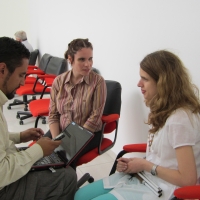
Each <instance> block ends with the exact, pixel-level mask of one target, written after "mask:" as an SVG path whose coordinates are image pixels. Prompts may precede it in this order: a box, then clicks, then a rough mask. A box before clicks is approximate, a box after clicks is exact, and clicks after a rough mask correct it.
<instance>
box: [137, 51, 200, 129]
mask: <svg viewBox="0 0 200 200" xmlns="http://www.w3.org/2000/svg"><path fill="white" fill-rule="evenodd" d="M140 67H141V69H142V70H144V71H145V72H146V73H147V74H149V75H150V76H151V77H152V78H153V79H154V80H155V81H156V83H157V94H156V95H155V96H154V97H153V98H152V99H151V100H150V101H146V105H147V106H148V107H150V113H149V117H148V124H149V125H152V128H151V129H150V131H149V132H150V133H156V132H157V131H158V130H159V129H160V128H162V127H163V126H164V124H165V122H166V120H167V118H168V117H169V116H170V115H171V113H172V112H173V111H175V110H176V109H178V108H184V109H186V110H191V111H192V112H193V113H199V112H200V101H199V90H198V88H197V87H196V86H195V85H193V84H192V83H191V79H190V76H189V73H188V70H187V69H186V68H185V67H184V65H183V63H182V62H181V60H180V59H179V57H178V56H176V55H174V54H173V53H171V52H169V51H165V50H161V51H156V52H154V53H151V54H149V55H147V56H146V57H145V58H144V59H143V60H142V61H141V63H140Z"/></svg>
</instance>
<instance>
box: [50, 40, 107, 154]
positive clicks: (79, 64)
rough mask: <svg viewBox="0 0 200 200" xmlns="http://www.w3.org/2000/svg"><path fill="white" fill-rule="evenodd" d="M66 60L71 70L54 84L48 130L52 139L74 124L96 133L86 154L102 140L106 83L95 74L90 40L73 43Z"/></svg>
mask: <svg viewBox="0 0 200 200" xmlns="http://www.w3.org/2000/svg"><path fill="white" fill-rule="evenodd" d="M65 58H66V59H67V60H68V62H69V64H70V65H71V67H72V69H71V70H69V71H67V72H65V73H63V74H61V75H59V76H58V77H56V79H55V80H54V83H53V85H52V89H51V101H50V112H49V127H50V131H51V134H52V137H53V138H54V137H56V136H57V135H58V134H59V133H60V132H61V131H63V130H64V129H65V128H66V126H67V125H68V124H70V123H71V122H72V121H74V122H76V123H77V124H79V125H80V126H83V127H84V128H86V129H88V130H89V131H91V132H93V133H95V136H94V138H93V139H92V140H91V141H90V144H89V145H87V149H85V151H84V152H83V153H82V154H84V153H86V152H87V151H89V150H91V149H93V148H95V147H97V145H98V141H99V139H100V133H99V132H98V131H99V130H100V129H101V126H102V122H101V117H102V113H103V109H104V105H105V101H106V84H105V80H104V78H103V77H102V76H100V75H99V74H97V73H95V72H94V71H92V65H93V46H92V44H91V43H90V42H89V40H88V39H75V40H73V41H72V42H70V43H69V44H68V50H67V51H66V52H65Z"/></svg>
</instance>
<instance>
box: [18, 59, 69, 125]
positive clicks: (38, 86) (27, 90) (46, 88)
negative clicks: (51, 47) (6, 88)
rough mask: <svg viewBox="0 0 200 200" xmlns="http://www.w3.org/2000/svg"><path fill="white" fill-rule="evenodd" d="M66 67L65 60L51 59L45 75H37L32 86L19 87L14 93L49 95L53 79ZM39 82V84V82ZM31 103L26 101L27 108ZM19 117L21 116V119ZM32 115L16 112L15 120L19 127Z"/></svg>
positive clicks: (65, 69)
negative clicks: (17, 120) (17, 121)
mask: <svg viewBox="0 0 200 200" xmlns="http://www.w3.org/2000/svg"><path fill="white" fill-rule="evenodd" d="M67 69H68V65H67V62H66V60H65V59H63V58H59V57H52V58H51V59H50V61H49V63H48V65H47V69H46V73H48V74H45V75H38V76H37V79H36V81H35V83H34V84H26V85H24V86H21V87H20V88H19V89H18V90H17V91H16V93H17V94H18V95H26V96H27V95H33V94H34V95H36V94H42V95H43V94H49V93H50V88H51V85H52V83H53V80H54V79H55V77H56V76H57V75H59V74H61V73H63V72H65V71H67ZM39 81H41V82H42V83H41V82H39ZM30 102H31V101H27V107H28V104H29V103H30ZM21 115H23V116H22V117H21ZM32 116H33V115H32V114H31V113H30V112H23V111H18V112H17V118H18V119H20V122H19V123H20V125H22V124H23V120H24V119H27V118H30V117H32Z"/></svg>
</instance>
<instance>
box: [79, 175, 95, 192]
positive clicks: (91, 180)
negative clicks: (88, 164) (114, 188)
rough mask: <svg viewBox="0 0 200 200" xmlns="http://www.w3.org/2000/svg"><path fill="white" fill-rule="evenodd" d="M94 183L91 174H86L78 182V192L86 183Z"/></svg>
mask: <svg viewBox="0 0 200 200" xmlns="http://www.w3.org/2000/svg"><path fill="white" fill-rule="evenodd" d="M86 181H88V182H89V183H92V182H94V178H93V177H92V176H90V174H89V173H85V174H84V175H83V176H82V177H81V178H80V179H79V180H78V182H77V190H78V189H79V188H80V187H81V186H82V185H83V184H84V183H85V182H86Z"/></svg>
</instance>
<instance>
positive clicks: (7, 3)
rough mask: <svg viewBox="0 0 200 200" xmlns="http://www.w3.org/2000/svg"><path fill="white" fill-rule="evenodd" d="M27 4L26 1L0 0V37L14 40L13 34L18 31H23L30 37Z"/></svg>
mask: <svg viewBox="0 0 200 200" xmlns="http://www.w3.org/2000/svg"><path fill="white" fill-rule="evenodd" d="M27 3H28V1H27V0H17V1H16V0H0V27H1V28H0V37H2V36H7V37H12V38H14V34H15V33H16V32H17V31H20V30H25V31H26V32H27V35H28V36H30V32H29V28H30V23H29V22H30V17H29V11H28V4H27ZM29 38H30V37H29Z"/></svg>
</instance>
